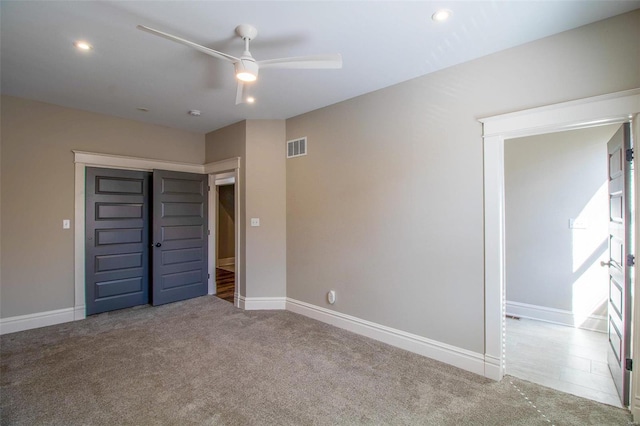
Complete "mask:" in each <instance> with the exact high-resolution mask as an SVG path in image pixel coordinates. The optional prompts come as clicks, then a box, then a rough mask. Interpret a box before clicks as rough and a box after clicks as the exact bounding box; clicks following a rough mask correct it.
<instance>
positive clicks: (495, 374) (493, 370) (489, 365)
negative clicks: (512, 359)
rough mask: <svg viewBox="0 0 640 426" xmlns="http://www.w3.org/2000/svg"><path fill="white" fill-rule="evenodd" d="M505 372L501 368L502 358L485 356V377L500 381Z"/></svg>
mask: <svg viewBox="0 0 640 426" xmlns="http://www.w3.org/2000/svg"><path fill="white" fill-rule="evenodd" d="M503 372H504V370H503V369H501V368H500V358H496V357H495V356H492V355H487V354H485V355H484V377H487V378H489V379H492V380H495V381H500V380H502V376H503Z"/></svg>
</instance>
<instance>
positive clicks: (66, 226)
mask: <svg viewBox="0 0 640 426" xmlns="http://www.w3.org/2000/svg"><path fill="white" fill-rule="evenodd" d="M70 228H71V221H70V220H69V219H63V220H62V229H70Z"/></svg>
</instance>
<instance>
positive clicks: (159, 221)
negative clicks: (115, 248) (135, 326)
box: [151, 170, 208, 305]
mask: <svg viewBox="0 0 640 426" xmlns="http://www.w3.org/2000/svg"><path fill="white" fill-rule="evenodd" d="M207 195H208V183H207V175H200V174H193V173H179V172H169V171H165V170H154V171H153V242H152V243H153V248H152V250H153V285H152V290H151V303H152V304H153V305H162V304H164V303H169V302H175V301H178V300H184V299H190V298H192V297H197V296H204V295H205V294H207V290H208V283H207V266H208V265H207V248H208V247H207V235H208V227H207V210H208V200H207Z"/></svg>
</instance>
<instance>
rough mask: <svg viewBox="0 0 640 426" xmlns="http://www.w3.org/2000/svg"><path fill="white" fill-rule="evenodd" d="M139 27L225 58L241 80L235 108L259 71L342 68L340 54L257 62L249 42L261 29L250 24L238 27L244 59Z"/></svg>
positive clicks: (241, 101) (219, 57)
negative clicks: (270, 69) (242, 42)
mask: <svg viewBox="0 0 640 426" xmlns="http://www.w3.org/2000/svg"><path fill="white" fill-rule="evenodd" d="M137 28H138V29H139V30H142V31H146V32H148V33H151V34H153V35H156V36H159V37H163V38H166V39H167V40H171V41H175V42H177V43H181V44H184V45H186V46H189V47H192V48H194V49H196V50H199V51H200V52H202V53H206V54H207V55H210V56H213V57H214V58H218V59H222V60H223V61H227V62H231V63H232V64H233V65H234V67H235V72H236V78H237V79H238V89H237V91H236V105H238V104H241V103H245V102H246V101H247V99H245V97H244V85H245V83H251V82H254V81H256V79H257V78H258V71H259V70H260V69H268V68H280V69H330V68H333V69H336V68H342V56H341V55H340V54H338V53H336V54H328V55H312V56H297V57H291V58H279V59H267V60H265V61H256V60H255V59H254V58H253V56H251V52H249V42H250V41H251V40H253V39H255V38H256V36H257V35H258V30H257V29H256V28H255V27H254V26H252V25H249V24H242V25H238V26H237V27H236V34H237V35H238V36H239V37H240V38H242V40H244V52H243V53H242V56H240V57H239V58H236V57H235V56H231V55H227V54H226V53H222V52H218V51H217V50H213V49H209V48H208V47H204V46H201V45H199V44H196V43H193V42H191V41H189V40H185V39H183V38H180V37H176V36H174V35H171V34H167V33H165V32H162V31H158V30H155V29H153V28H149V27H145V26H144V25H138V26H137Z"/></svg>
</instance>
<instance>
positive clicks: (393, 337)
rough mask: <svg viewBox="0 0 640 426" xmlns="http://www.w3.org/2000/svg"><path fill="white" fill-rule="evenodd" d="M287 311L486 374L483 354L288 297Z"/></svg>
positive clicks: (473, 371)
mask: <svg viewBox="0 0 640 426" xmlns="http://www.w3.org/2000/svg"><path fill="white" fill-rule="evenodd" d="M286 300H287V304H286V306H287V310H288V311H291V312H295V313H297V314H300V315H304V316H306V317H309V318H313V319H315V320H318V321H322V322H324V323H327V324H331V325H333V326H336V327H339V328H343V329H345V330H348V331H351V332H353V333H356V334H360V335H363V336H366V337H369V338H372V339H375V340H378V341H380V342H383V343H386V344H388V345H391V346H395V347H398V348H401V349H404V350H407V351H410V352H413V353H416V354H419V355H423V356H426V357H428V358H433V359H435V360H437V361H441V362H444V363H446V364H450V365H453V366H455V367H458V368H461V369H463V370H467V371H471V372H472V373H476V374H480V375H485V374H486V373H485V360H484V356H483V355H482V354H479V353H477V352H472V351H469V350H466V349H462V348H458V347H456V346H452V345H448V344H446V343H441V342H437V341H435V340H431V339H427V338H425V337H422V336H418V335H415V334H411V333H407V332H404V331H402V330H397V329H393V328H390V327H386V326H384V325H380V324H376V323H373V322H370V321H366V320H363V319H360V318H356V317H353V316H350V315H346V314H343V313H340V312H336V311H332V310H330V309H325V308H322V307H320V306H315V305H311V304H309V303H305V302H301V301H299V300H295V299H290V298H287V299H286Z"/></svg>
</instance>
